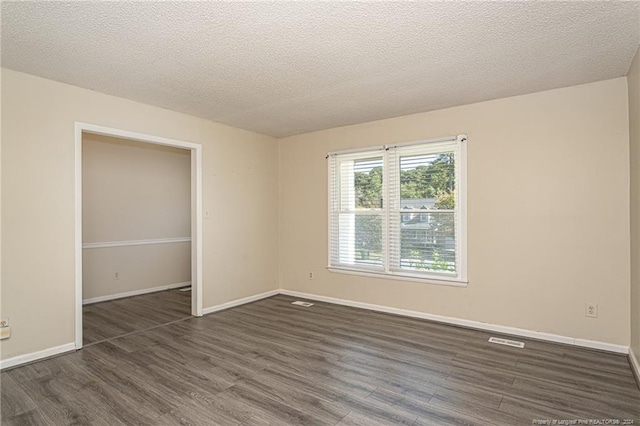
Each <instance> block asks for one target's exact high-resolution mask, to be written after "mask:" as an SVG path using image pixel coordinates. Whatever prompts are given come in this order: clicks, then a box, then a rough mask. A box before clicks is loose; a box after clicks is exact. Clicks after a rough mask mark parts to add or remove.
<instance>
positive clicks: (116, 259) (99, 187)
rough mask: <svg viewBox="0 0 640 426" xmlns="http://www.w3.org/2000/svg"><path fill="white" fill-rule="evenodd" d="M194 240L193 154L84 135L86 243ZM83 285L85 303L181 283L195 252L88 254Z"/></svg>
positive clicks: (179, 246)
mask: <svg viewBox="0 0 640 426" xmlns="http://www.w3.org/2000/svg"><path fill="white" fill-rule="evenodd" d="M190 236H191V152H190V151H189V150H186V149H178V148H173V147H167V146H162V145H153V144H148V143H142V142H134V141H129V140H125V139H117V138H110V137H106V136H99V135H92V134H85V135H84V137H83V144H82V238H83V243H101V242H118V241H131V240H149V239H162V238H173V237H190ZM116 272H117V273H118V279H115V273H116ZM82 277H83V279H82V284H83V299H90V298H94V297H101V296H107V295H113V294H118V293H125V292H130V291H134V290H143V289H149V288H153V287H159V286H166V285H170V284H176V283H184V282H187V281H190V280H191V245H190V243H187V242H180V243H167V244H153V245H141V246H135V247H108V248H87V249H84V250H83V268H82Z"/></svg>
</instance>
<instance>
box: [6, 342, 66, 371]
mask: <svg viewBox="0 0 640 426" xmlns="http://www.w3.org/2000/svg"><path fill="white" fill-rule="evenodd" d="M75 350H76V344H75V343H74V342H71V343H67V344H66V345H61V346H56V347H54V348H49V349H43V350H41V351H37V352H31V353H28V354H25V355H18V356H14V357H13V358H7V359H3V360H0V370H4V369H5V368H11V367H15V366H17V365H22V364H26V363H28V362H33V361H38V360H41V359H44V358H49V357H52V356H55V355H60V354H63V353H65V352H73V351H75Z"/></svg>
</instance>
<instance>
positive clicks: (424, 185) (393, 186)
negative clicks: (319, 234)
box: [329, 135, 466, 284]
mask: <svg viewBox="0 0 640 426" xmlns="http://www.w3.org/2000/svg"><path fill="white" fill-rule="evenodd" d="M465 169H466V136H464V135H460V136H456V137H450V138H443V139H437V140H432V141H423V142H415V143H409V144H398V145H389V146H379V147H374V148H369V149H366V150H348V151H340V152H333V153H330V154H329V269H330V270H332V271H344V272H352V273H365V274H367V273H368V274H378V275H390V276H394V277H398V278H407V279H413V280H425V281H436V282H451V283H452V284H453V283H465V282H466V259H465V257H466V188H465V186H466V178H465V173H466V170H465Z"/></svg>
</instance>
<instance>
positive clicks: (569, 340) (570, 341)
mask: <svg viewBox="0 0 640 426" xmlns="http://www.w3.org/2000/svg"><path fill="white" fill-rule="evenodd" d="M280 294H285V295H287V296H293V297H300V298H303V299H311V300H317V301H319V302H327V303H334V304H336V305H344V306H351V307H354V308H362V309H369V310H371V311H378V312H386V313H388V314H395V315H402V316H405V317H412V318H421V319H426V320H430V321H436V322H441V323H445V324H452V325H458V326H462V327H468V328H474V329H477V330H485V331H495V332H496V333H503V334H511V335H514V336H521V337H528V338H531V339H536V340H545V341H548V342H554V343H564V344H566V345H574V346H580V347H584V348H590V349H599V350H603V351H607V352H615V353H620V354H627V353H629V347H628V346H623V345H614V344H612V343H605V342H598V341H595V340H586V339H576V338H574V337H569V336H561V335H558V334H551V333H544V332H540V331H532V330H525V329H522V328H515V327H506V326H503V325H495V324H489V323H485V322H480V321H472V320H466V319H461V318H455V317H447V316H442V315H434V314H428V313H426V312H418V311H410V310H406V309H399V308H391V307H388V306H382V305H373V304H370V303H362V302H355V301H353V300H346V299H337V298H335V297H328V296H318V295H316V294H311V293H301V292H298V291H291V290H284V289H280Z"/></svg>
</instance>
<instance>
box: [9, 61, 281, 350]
mask: <svg viewBox="0 0 640 426" xmlns="http://www.w3.org/2000/svg"><path fill="white" fill-rule="evenodd" d="M75 121H82V122H88V123H92V124H97V125H102V126H107V127H114V128H118V129H124V130H129V131H134V132H140V133H146V134H152V135H157V136H162V137H168V138H172V139H178V140H185V141H188V142H196V143H201V144H202V145H203V157H204V158H203V197H204V200H203V202H204V208H205V209H209V210H210V211H211V218H210V219H205V220H204V225H203V228H204V229H203V234H204V235H203V237H204V242H203V246H204V247H203V254H204V262H203V268H204V271H203V272H204V273H203V280H204V307H205V308H206V307H208V306H213V305H217V304H220V303H224V302H227V301H230V300H234V299H238V298H241V297H246V296H250V295H254V294H257V293H261V292H264V291H268V290H272V289H275V288H277V270H278V267H277V265H278V252H277V250H274V244H275V241H277V238H278V235H277V223H278V211H277V207H278V206H277V197H276V196H275V194H276V193H277V179H278V169H277V149H276V141H275V139H273V138H271V137H267V136H263V135H259V134H256V133H252V132H248V131H244V130H240V129H236V128H233V127H229V126H225V125H221V124H216V123H212V122H210V121H207V120H203V119H199V118H196V117H192V116H188V115H185V114H180V113H176V112H173V111H169V110H165V109H161V108H156V107H151V106H148V105H144V104H141V103H137V102H133V101H129V100H126V99H122V98H117V97H113V96H108V95H104V94H100V93H97V92H93V91H90V90H85V89H80V88H78V87H74V86H69V85H65V84H61V83H57V82H53V81H51V80H46V79H42V78H38V77H33V76H30V75H27V74H23V73H19V72H15V71H10V70H2V124H3V125H2V150H3V152H2V224H3V229H2V231H3V232H2V254H3V268H2V301H1V304H2V315H5V316H9V317H11V328H12V337H11V338H10V339H9V340H6V341H3V344H2V358H3V359H6V358H10V357H13V356H17V355H21V354H26V353H30V352H35V351H38V350H42V349H46V348H51V347H55V346H58V345H62V344H67V343H71V342H73V341H74V324H75V322H74V321H75V318H74V301H75V295H74V280H75V278H74V122H75Z"/></svg>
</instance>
